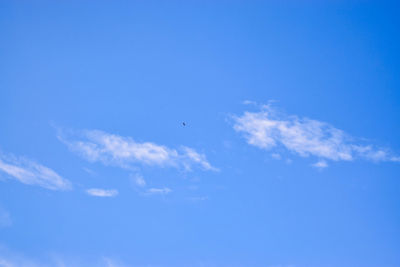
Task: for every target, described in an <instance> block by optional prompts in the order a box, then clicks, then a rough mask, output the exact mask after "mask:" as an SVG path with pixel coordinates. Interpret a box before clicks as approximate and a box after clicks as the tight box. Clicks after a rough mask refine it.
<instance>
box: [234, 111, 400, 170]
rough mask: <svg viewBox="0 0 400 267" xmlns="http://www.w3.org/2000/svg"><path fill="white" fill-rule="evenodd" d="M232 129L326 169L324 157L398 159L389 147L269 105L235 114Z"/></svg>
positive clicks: (258, 144) (267, 147)
mask: <svg viewBox="0 0 400 267" xmlns="http://www.w3.org/2000/svg"><path fill="white" fill-rule="evenodd" d="M234 122H235V124H234V129H235V130H236V131H237V132H240V133H243V135H244V137H245V139H246V141H247V143H248V144H250V145H252V146H256V147H258V148H261V149H264V150H273V149H276V148H278V147H283V148H285V149H287V150H288V151H290V152H292V153H294V154H297V155H299V156H301V157H308V156H315V157H317V158H319V159H320V161H318V162H317V163H316V164H314V165H313V166H314V167H317V168H325V167H327V166H328V165H327V163H326V162H325V161H324V160H332V161H340V160H342V161H352V160H354V159H357V158H362V159H366V160H370V161H374V162H379V161H392V162H400V157H397V156H395V155H393V154H392V153H391V152H390V151H389V150H388V149H385V148H380V147H376V146H374V145H371V144H363V143H361V142H356V141H354V140H355V138H353V137H351V136H350V135H348V134H346V133H345V132H344V131H342V130H340V129H337V128H335V127H333V126H332V125H330V124H328V123H325V122H321V121H317V120H312V119H308V118H299V117H298V116H286V115H284V114H278V112H276V111H275V110H274V109H273V108H271V106H270V105H265V106H263V107H262V108H261V110H259V111H257V112H249V111H246V112H244V114H243V115H242V116H238V117H234Z"/></svg>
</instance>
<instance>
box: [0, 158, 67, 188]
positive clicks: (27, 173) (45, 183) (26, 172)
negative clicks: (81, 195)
mask: <svg viewBox="0 0 400 267" xmlns="http://www.w3.org/2000/svg"><path fill="white" fill-rule="evenodd" d="M0 172H3V173H5V174H7V175H8V177H12V178H14V179H16V180H18V181H19V182H21V183H24V184H28V185H38V186H41V187H44V188H47V189H51V190H69V189H71V188H72V186H71V183H70V182H69V181H68V180H67V179H64V178H62V177H61V176H60V175H59V174H57V173H56V172H55V171H53V170H52V169H50V168H48V167H45V166H43V165H40V164H38V163H36V162H34V161H32V160H29V159H26V158H17V157H14V156H11V155H8V156H6V155H4V154H0Z"/></svg>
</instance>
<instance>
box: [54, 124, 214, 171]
mask: <svg viewBox="0 0 400 267" xmlns="http://www.w3.org/2000/svg"><path fill="white" fill-rule="evenodd" d="M58 137H59V139H60V140H61V141H62V142H64V143H65V144H67V145H68V147H69V148H70V149H71V150H72V151H74V152H77V153H79V154H80V155H81V156H83V157H84V158H85V159H87V160H89V161H91V162H102V163H104V164H107V165H115V166H119V167H122V168H132V166H134V165H135V164H143V165H148V166H158V167H167V166H168V167H176V168H180V167H183V168H185V169H187V170H190V169H191V168H192V167H193V166H199V167H201V168H202V169H204V170H217V169H216V168H214V167H213V166H211V164H210V163H209V162H208V161H207V159H206V156H205V155H204V154H200V153H198V152H196V151H195V150H194V149H192V148H188V147H181V148H180V149H179V151H178V150H176V149H172V148H168V147H166V146H163V145H158V144H155V143H151V142H136V141H134V140H133V139H132V138H131V137H123V136H119V135H116V134H110V133H106V132H103V131H99V130H86V131H81V132H79V133H78V134H73V135H70V136H66V135H65V133H61V134H59V135H58ZM71 138H75V140H71Z"/></svg>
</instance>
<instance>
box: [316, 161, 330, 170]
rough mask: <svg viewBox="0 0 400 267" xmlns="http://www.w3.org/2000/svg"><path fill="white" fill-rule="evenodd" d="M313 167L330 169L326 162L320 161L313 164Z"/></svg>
mask: <svg viewBox="0 0 400 267" xmlns="http://www.w3.org/2000/svg"><path fill="white" fill-rule="evenodd" d="M312 166H313V167H315V168H319V169H324V168H326V167H328V163H326V161H325V160H320V161H318V162H316V163H314V164H312Z"/></svg>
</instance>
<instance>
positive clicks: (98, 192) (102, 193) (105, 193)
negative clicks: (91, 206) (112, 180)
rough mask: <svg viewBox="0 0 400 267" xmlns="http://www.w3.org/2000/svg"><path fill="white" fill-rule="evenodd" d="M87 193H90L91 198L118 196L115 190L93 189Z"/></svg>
mask: <svg viewBox="0 0 400 267" xmlns="http://www.w3.org/2000/svg"><path fill="white" fill-rule="evenodd" d="M86 193H88V194H89V195H91V196H95V197H115V196H117V195H118V190H115V189H110V190H106V189H100V188H91V189H88V190H86Z"/></svg>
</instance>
